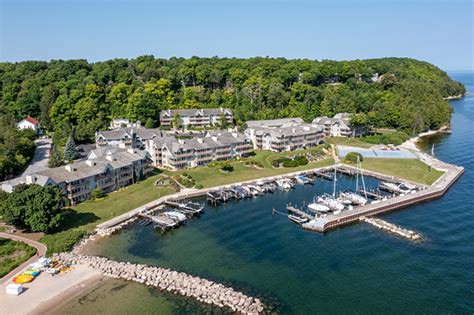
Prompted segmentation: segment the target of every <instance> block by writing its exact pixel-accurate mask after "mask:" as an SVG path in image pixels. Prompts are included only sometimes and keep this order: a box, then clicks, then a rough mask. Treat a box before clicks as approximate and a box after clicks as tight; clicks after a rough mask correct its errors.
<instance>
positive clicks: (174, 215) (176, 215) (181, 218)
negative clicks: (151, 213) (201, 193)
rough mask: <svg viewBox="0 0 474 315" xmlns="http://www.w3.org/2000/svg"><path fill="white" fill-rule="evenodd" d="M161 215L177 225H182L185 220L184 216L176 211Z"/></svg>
mask: <svg viewBox="0 0 474 315" xmlns="http://www.w3.org/2000/svg"><path fill="white" fill-rule="evenodd" d="M163 215H164V216H166V217H168V218H170V219H172V220H174V221H176V222H179V223H182V222H184V221H186V219H187V217H186V216H185V215H184V214H182V213H181V212H178V211H166V212H163Z"/></svg>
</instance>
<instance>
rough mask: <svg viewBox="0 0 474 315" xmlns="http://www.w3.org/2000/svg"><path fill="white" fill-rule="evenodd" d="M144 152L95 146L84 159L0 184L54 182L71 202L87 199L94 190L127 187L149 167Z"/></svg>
mask: <svg viewBox="0 0 474 315" xmlns="http://www.w3.org/2000/svg"><path fill="white" fill-rule="evenodd" d="M149 164H150V162H149V160H148V158H147V153H146V152H145V151H143V150H137V149H131V148H130V149H120V148H114V149H110V148H109V149H96V150H93V151H91V152H90V153H89V156H88V158H87V159H86V160H83V161H78V162H75V163H72V164H68V165H66V166H63V167H56V168H51V169H46V170H44V171H40V172H37V173H34V174H28V175H25V176H21V177H18V178H15V179H12V180H9V181H6V182H3V183H2V185H1V188H2V190H4V191H6V192H12V191H13V190H14V189H15V187H16V186H18V185H20V184H37V185H40V186H46V185H56V186H58V187H59V188H60V189H61V190H62V191H63V194H64V196H65V197H66V198H67V199H69V200H70V202H71V205H75V204H78V203H80V202H82V201H84V200H87V199H90V198H91V195H92V191H93V190H94V189H101V190H102V191H103V192H104V193H109V192H112V191H114V190H116V189H118V188H121V187H124V186H128V185H130V184H133V183H135V182H136V181H137V180H139V179H141V178H143V177H146V176H147V175H148V174H149V173H150V172H151V170H152V168H151V167H150V166H149Z"/></svg>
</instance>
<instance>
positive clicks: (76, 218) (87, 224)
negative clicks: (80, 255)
mask: <svg viewBox="0 0 474 315" xmlns="http://www.w3.org/2000/svg"><path fill="white" fill-rule="evenodd" d="M159 177H160V175H153V176H150V177H148V178H147V179H145V180H143V181H140V182H139V183H137V184H133V185H130V186H128V187H126V188H123V189H121V190H119V191H115V192H112V193H110V194H109V195H108V196H107V197H106V198H102V199H101V200H88V201H85V202H83V203H81V204H79V205H77V206H76V207H74V208H72V209H71V210H70V215H69V214H68V215H66V220H65V224H64V225H63V230H66V229H68V228H77V227H79V228H81V229H84V230H86V231H92V230H94V228H95V226H96V225H97V224H99V223H101V222H104V221H107V220H109V219H111V218H113V217H116V216H118V215H120V214H122V213H125V212H128V211H130V210H133V209H135V208H137V207H139V206H141V205H143V204H146V203H148V202H150V201H153V200H155V199H158V198H160V197H162V196H164V195H169V194H171V193H173V192H175V191H174V190H173V189H171V188H157V187H155V185H154V183H155V181H156V180H157V179H158V178H159Z"/></svg>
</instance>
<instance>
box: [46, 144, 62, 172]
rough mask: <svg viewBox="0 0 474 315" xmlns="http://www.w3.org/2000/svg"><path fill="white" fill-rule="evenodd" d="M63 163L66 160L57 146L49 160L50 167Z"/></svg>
mask: <svg viewBox="0 0 474 315" xmlns="http://www.w3.org/2000/svg"><path fill="white" fill-rule="evenodd" d="M63 164H64V160H63V155H62V153H61V152H60V151H58V150H57V149H56V148H54V149H53V152H51V156H50V157H49V160H48V167H49V168H53V167H59V166H61V165H63Z"/></svg>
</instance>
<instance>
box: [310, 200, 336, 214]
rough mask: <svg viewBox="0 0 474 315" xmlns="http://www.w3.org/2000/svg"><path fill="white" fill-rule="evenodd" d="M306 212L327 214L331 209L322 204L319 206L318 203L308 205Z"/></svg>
mask: <svg viewBox="0 0 474 315" xmlns="http://www.w3.org/2000/svg"><path fill="white" fill-rule="evenodd" d="M308 210H310V211H312V212H328V211H330V210H331V209H329V207H328V206H325V205H323V204H320V203H317V202H313V203H310V204H309V205H308Z"/></svg>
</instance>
